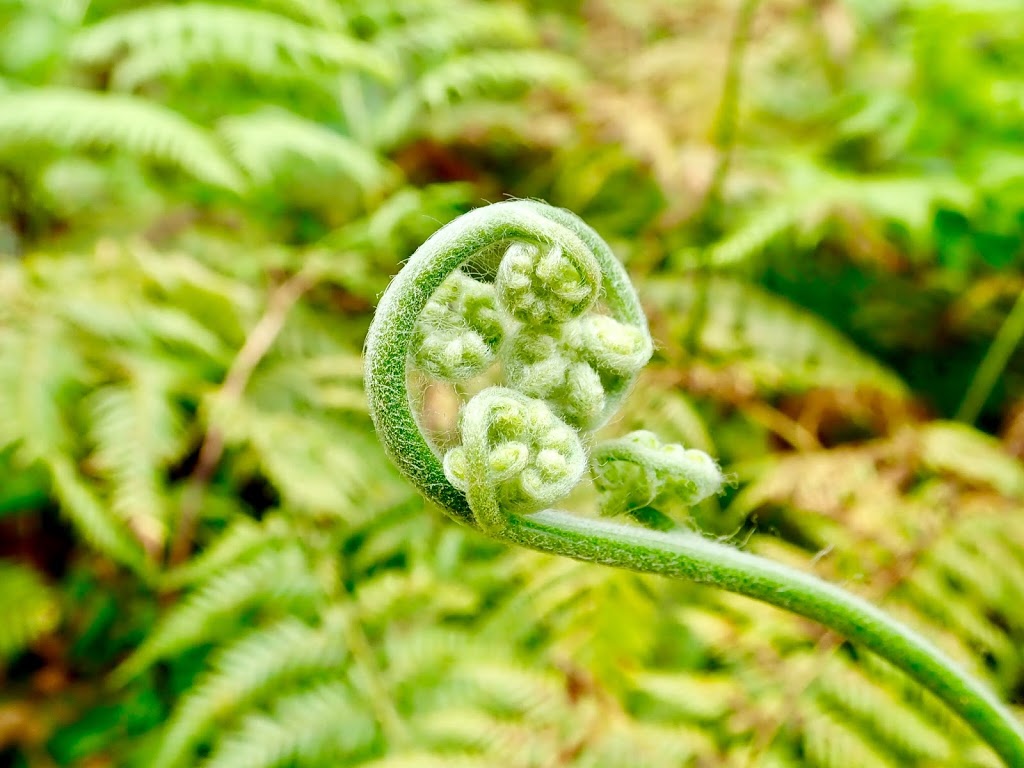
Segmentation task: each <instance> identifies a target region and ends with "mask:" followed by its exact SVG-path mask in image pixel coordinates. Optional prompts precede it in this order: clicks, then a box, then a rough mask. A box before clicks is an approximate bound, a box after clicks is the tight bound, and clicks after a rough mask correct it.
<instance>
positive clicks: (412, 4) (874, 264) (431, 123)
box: [0, 0, 1024, 768]
mask: <svg viewBox="0 0 1024 768" xmlns="http://www.w3.org/2000/svg"><path fill="white" fill-rule="evenodd" d="M1022 71H1024V16H1022V15H1021V14H1020V12H1019V7H1018V5H1017V3H1015V2H1009V1H1008V0H970V1H968V0H913V2H911V1H910V0H904V2H895V0H882V1H881V2H867V1H866V0H842V1H840V0H826V1H825V2H817V3H799V2H790V1H789V0H761V1H760V2H758V1H757V0H742V1H740V2H727V1H726V0H692V2H691V1H687V2H677V1H676V0H644V2H641V3H636V4H620V3H615V2H611V0H596V1H595V2H588V3H569V2H560V3H554V4H550V3H540V2H537V3H527V2H525V0H521V1H520V2H518V3H515V2H510V3H492V2H484V1H483V0H463V1H462V2H452V0H444V1H443V2H442V1H441V0H379V2H378V1H375V2H355V0H351V1H349V0H304V1H302V2H299V1H298V0H260V1H259V2H241V1H238V2H227V1H226V0H220V2H204V3H199V2H191V3H171V2H146V3H139V2H127V0H93V1H92V2H87V0H39V1H33V2H29V1H28V0H0V557H2V559H0V680H2V689H0V762H6V763H11V764H13V765H15V766H19V767H20V766H32V767H33V768H35V766H52V765H59V766H83V767H84V766H90V767H93V768H95V767H96V766H107V765H109V766H114V765H117V766H121V765H127V766H140V767H141V766H150V765H158V766H163V767H164V768H169V767H170V766H191V765H198V766H203V767H206V768H222V767H223V766H247V767H249V766H286V765H288V766H292V765H294V766H321V765H323V766H335V765H342V766H366V767H367V768H370V767H372V768H399V767H400V766H450V765H451V766H495V765H501V766H506V765H507V766H513V767H515V766H530V767H531V768H532V766H554V765H571V766H579V767H588V768H589V767H594V768H597V767H598V766H602V767H603V766H607V767H608V768H618V766H629V765H642V766H645V767H646V766H650V767H651V768H658V766H672V767H673V768H674V767H675V766H680V765H694V766H704V765H715V766H719V765H721V766H730V767H732V766H735V767H737V768H738V767H739V766H769V768H771V767H775V766H778V767H780V768H781V767H782V766H814V767H820V768H827V767H829V766H836V767H844V766H876V765H877V766H889V765H891V766H911V767H918V768H924V766H937V765H948V766H972V767H980V766H997V765H1000V762H999V760H998V758H997V757H996V756H995V755H994V754H993V753H992V752H990V751H989V750H988V749H987V748H985V747H984V746H982V745H981V743H980V741H979V740H978V739H977V737H975V736H974V735H973V734H972V733H971V732H970V731H968V730H967V728H966V726H964V725H963V724H961V723H960V722H959V721H958V720H957V719H956V718H955V717H954V716H953V715H952V714H951V713H950V712H949V711H948V710H946V708H945V707H944V706H943V705H942V704H941V703H940V702H939V701H938V700H937V699H935V698H933V697H932V696H931V695H930V694H927V693H925V692H924V691H922V689H921V688H920V687H919V686H917V685H916V684H914V683H913V682H911V681H910V680H909V679H908V678H906V677H905V676H904V675H903V674H902V673H900V672H899V671H897V670H895V669H893V668H892V667H890V666H888V665H886V664H885V663H883V662H880V661H879V660H878V659H877V658H875V657H873V656H871V655H870V654H866V653H864V652H863V651H862V650H861V649H859V648H858V647H856V646H851V645H849V644H846V643H844V642H842V641H841V640H839V639H837V638H836V637H834V636H832V635H830V634H828V633H826V632H823V631H822V630H821V629H820V628H818V627H817V626H816V625H813V624H811V623H809V622H807V621H805V620H802V619H799V618H796V617H793V616H791V615H789V614H785V613H783V612H780V611H778V610H776V609H774V608H771V607H768V606H763V605H761V604H759V603H755V602H752V601H750V600H747V599H745V598H742V597H736V596H732V595H730V594H728V593H724V592H719V591H716V590H712V589H709V588H706V587H701V586H697V585H693V584H688V583H684V582H673V581H669V580H662V579H658V578H655V577H649V576H643V575H638V574H634V573H629V572H624V571H617V570H612V569H607V568H600V567H597V566H593V565H585V564H580V563H576V562H573V561H570V560H566V559H560V558H555V557H550V556H545V555H540V554H536V553H532V552H527V551H524V550H519V549H516V548H509V547H506V546H504V545H503V544H501V543H498V542H495V541H492V540H490V539H487V538H484V537H483V536H481V535H480V534H479V533H477V532H475V531H473V530H470V529H469V528H466V527H463V526H459V525H456V524H455V523H452V522H451V521H449V520H447V519H446V518H444V516H443V515H441V514H440V513H439V512H438V511H437V509H436V508H435V507H433V506H431V505H430V504H427V503H426V502H424V501H423V500H422V498H421V497H420V496H419V494H418V493H417V491H416V490H415V488H413V486H411V485H410V484H408V483H407V482H406V481H405V480H404V479H402V478H401V477H400V476H399V475H398V473H397V472H396V471H395V470H394V469H393V468H392V466H391V463H390V461H389V460H388V458H387V457H386V456H385V454H384V450H383V448H382V447H381V445H380V443H379V441H378V439H377V437H376V435H375V434H374V433H373V430H372V427H371V423H370V419H369V416H368V412H367V403H366V398H365V395H364V394H363V386H362V361H361V351H362V346H363V340H364V338H365V335H366V330H367V328H368V326H369V322H370V318H371V315H372V311H373V308H374V306H375V304H376V303H377V299H378V297H379V296H380V294H381V292H382V291H383V289H384V287H385V286H386V285H387V284H388V282H389V280H390V278H391V277H392V276H393V275H394V274H396V273H397V272H398V270H399V267H400V265H401V263H402V262H403V260H405V259H406V258H408V256H409V255H410V254H411V253H412V252H413V251H414V250H415V248H416V247H417V246H418V245H419V244H420V243H422V242H423V241H424V240H425V239H426V238H427V237H428V236H429V235H430V234H431V233H432V232H434V231H435V230H436V229H437V228H438V227H439V226H440V225H441V224H442V223H444V222H446V221H449V220H451V219H453V218H454V217H455V216H456V215H458V214H460V213H462V212H465V211H467V210H469V209H470V208H475V207H477V206H479V205H481V204H483V203H484V202H486V201H496V200H500V199H501V198H502V197H504V196H508V195H510V196H515V197H521V198H526V197H534V198H541V199H545V200H548V201H549V202H551V203H552V204H554V205H558V206H562V207H565V208H569V209H571V210H573V211H575V212H576V213H578V214H579V215H580V216H581V217H582V218H583V219H584V220H586V221H587V222H588V223H589V224H591V225H592V226H593V227H594V228H595V229H596V230H597V231H598V232H600V233H601V235H602V236H603V237H604V238H605V239H607V240H608V241H609V243H610V244H611V245H612V247H613V249H614V250H615V253H616V255H617V256H618V257H619V258H621V259H622V260H623V261H624V262H625V263H626V265H627V268H628V271H629V273H630V276H631V278H632V280H633V282H634V284H635V285H636V287H637V290H638V292H639V295H640V298H641V301H642V303H643V305H644V308H645V310H646V311H647V314H648V317H649V318H650V324H651V331H652V335H653V337H654V339H655V350H654V357H653V360H652V362H651V364H650V365H649V366H648V368H647V369H645V371H644V373H643V374H642V375H641V376H640V378H639V380H638V381H637V383H636V385H635V386H634V387H633V390H632V392H631V394H630V395H629V396H628V397H627V398H626V399H625V400H624V402H623V409H622V411H620V414H619V416H617V417H616V418H615V419H614V420H613V421H612V422H611V423H610V424H609V425H608V426H606V427H605V428H604V430H603V431H602V436H603V437H608V438H618V437H621V436H623V435H625V434H626V433H628V432H630V431H633V430H637V429H644V428H649V429H655V430H656V431H657V432H658V434H659V436H660V437H661V438H662V439H664V440H666V441H667V442H681V443H683V444H684V445H686V446H687V447H691V446H692V447H696V448H699V449H701V450H705V451H707V452H709V453H710V454H712V455H714V456H716V457H719V458H720V459H721V461H722V464H723V468H724V469H725V470H726V471H727V472H728V473H729V475H730V477H731V478H733V480H734V484H733V486H732V487H731V488H729V489H727V491H726V493H725V494H723V495H721V496H718V497H714V498H712V499H710V500H708V501H705V502H703V503H702V504H701V505H699V506H698V507H695V508H693V509H692V510H690V511H689V512H682V511H680V510H677V509H669V510H666V513H667V514H669V515H670V516H672V517H673V519H674V520H675V521H678V522H682V523H683V524H685V525H689V526H693V527H697V528H700V529H701V530H703V531H704V532H705V533H707V534H708V535H710V536H716V537H719V538H722V539H725V540H727V541H728V542H730V543H732V544H735V545H736V546H740V547H742V548H745V549H747V550H749V551H751V552H754V553H758V554H762V555H764V556H766V557H770V558H772V559H774V560H776V561H779V562H782V563H786V564H789V565H792V566H795V567H797V568H799V569H804V570H808V571H810V572H813V573H814V574H816V575H818V576H821V577H823V578H825V579H826V580H828V581H832V582H836V583H842V584H844V585H846V586H847V587H849V588H850V589H852V590H853V591H855V592H858V593H859V594H861V595H863V596H864V597H867V598H869V599H870V600H872V601H873V602H876V603H878V604H879V605H881V606H883V607H884V608H885V609H886V611H887V612H889V613H891V614H893V615H895V616H897V617H898V618H900V619H901V620H902V621H904V622H905V623H907V624H909V625H910V626H913V627H915V628H916V629H918V630H920V631H921V633H922V634H924V635H926V636H927V637H929V638H931V639H932V640H933V641H934V642H935V643H936V644H938V645H939V646H941V647H942V649H943V650H944V651H946V652H947V653H949V654H950V655H951V656H953V657H954V658H956V659H957V660H958V661H959V662H961V663H962V664H963V665H964V666H965V667H966V668H967V669H968V670H969V671H970V672H971V673H972V674H973V675H975V676H977V677H978V678H979V679H981V680H982V681H984V682H985V683H986V684H987V685H988V686H990V687H991V689H992V690H993V691H995V693H996V694H997V695H998V696H999V697H1000V698H1001V699H1003V700H1004V701H1006V702H1007V703H1008V704H1009V705H1010V707H1011V708H1012V709H1015V712H1016V714H1017V716H1018V717H1022V707H1024V650H1022V649H1024V606H1022V605H1021V601H1020V595H1021V594H1022V593H1024V514H1022V512H1024V466H1022V463H1021V457H1022V456H1024V349H1022V346H1024V345H1022V344H1021V343H1020V342H1021V336H1022V335H1024V300H1021V299H1020V296H1021V295H1022V291H1024V213H1022V212H1024V148H1022V145H1021V143H1020V138H1019V137H1020V136H1021V135H1022V129H1024V78H1022V76H1021V74H1020V73H1021V72H1022ZM423 399H424V406H425V413H426V417H425V421H426V422H427V426H428V427H429V428H430V429H432V430H434V431H435V432H436V434H438V435H441V436H446V435H450V434H451V433H450V430H451V429H452V427H453V425H452V424H451V423H450V421H449V419H448V416H449V415H450V410H451V404H450V403H449V402H448V393H447V392H446V391H445V390H444V389H440V388H427V389H426V390H425V391H424V393H423ZM575 501H576V506H577V507H578V509H579V510H580V511H585V510H588V509H589V510H595V509H596V501H595V499H594V498H591V497H587V496H586V495H585V494H584V495H582V496H581V497H580V498H579V499H575Z"/></svg>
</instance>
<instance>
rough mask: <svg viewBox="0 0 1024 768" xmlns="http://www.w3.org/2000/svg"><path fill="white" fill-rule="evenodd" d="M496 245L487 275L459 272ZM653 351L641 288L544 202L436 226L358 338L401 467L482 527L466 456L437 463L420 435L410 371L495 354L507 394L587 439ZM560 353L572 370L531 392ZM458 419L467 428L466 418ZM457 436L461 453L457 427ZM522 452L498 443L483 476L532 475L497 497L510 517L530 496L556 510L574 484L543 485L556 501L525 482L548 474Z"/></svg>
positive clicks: (446, 368) (468, 367)
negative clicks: (464, 466)
mask: <svg viewBox="0 0 1024 768" xmlns="http://www.w3.org/2000/svg"><path fill="white" fill-rule="evenodd" d="M493 252H499V253H502V254H503V255H502V258H501V261H500V263H499V264H498V265H497V268H496V270H495V272H494V274H493V282H488V281H487V279H486V277H485V278H484V279H482V280H474V279H473V278H471V277H469V276H468V275H467V274H466V273H465V272H464V271H463V270H462V269H461V267H462V266H463V265H465V264H467V263H472V264H474V267H478V266H479V265H480V264H481V263H487V262H488V259H487V258H480V257H481V256H483V255H486V254H490V253H493ZM599 300H600V312H597V310H598V302H599ZM510 334H511V335H512V336H513V337H514V338H513V339H512V340H511V341H510V340H509V336H510ZM503 339H504V341H503ZM545 339H547V341H545ZM528 348H529V349H528ZM651 348H652V344H651V339H650V332H649V331H648V328H647V320H646V318H645V316H644V313H643V310H642V309H641V307H640V302H639V300H638V298H637V296H636V292H635V291H634V290H633V287H632V285H631V284H630V282H629V278H628V276H627V275H626V273H625V271H624V270H623V269H622V265H621V264H620V263H619V262H618V260H617V259H616V258H615V256H614V254H612V252H611V250H610V249H609V248H608V246H607V244H606V243H605V242H604V241H603V240H602V239H601V238H600V237H599V236H598V235H597V233H596V232H594V230H592V229H591V228H590V227H588V226H587V225H586V224H584V223H583V222H582V221H581V220H580V219H579V218H578V217H576V216H574V215H573V214H571V213H569V212H568V211H563V210H560V209H557V208H552V207H550V206H547V205H544V204H543V203H536V202H533V201H526V200H517V201H511V202H504V203H497V204H495V205H491V206H487V207H486V208H481V209H478V210H476V211H472V212H470V213H468V214H466V215H464V216H462V217H460V218H458V219H456V220H455V221H453V222H452V223H451V224H449V225H447V226H445V227H443V228H441V229H440V230H438V231H437V232H436V233H434V235H433V236H431V237H430V238H429V239H428V240H427V241H426V242H425V243H424V244H423V245H422V246H420V248H419V249H417V251H416V253H415V254H413V256H412V258H411V259H410V260H409V262H408V263H407V264H406V266H405V267H404V268H403V269H402V271H401V272H400V273H399V274H398V276H397V277H396V278H395V279H394V281H392V283H391V285H390V286H389V287H388V289H387V291H385V293H384V296H383V297H382V298H381V301H380V304H379V305H378V308H377V312H376V314H375V316H374V320H373V324H372V325H371V328H370V333H369V335H368V337H367V344H366V362H367V368H366V387H367V393H368V396H369V403H370V413H371V416H372V417H373V419H374V423H375V424H376V426H377V431H378V434H379V435H380V437H381V440H382V442H383V444H384V447H385V449H386V450H387V452H388V454H389V455H390V457H391V458H392V459H393V460H394V462H395V464H396V465H397V466H398V467H399V469H400V470H401V471H402V472H403V474H405V475H406V477H408V478H409V479H410V480H411V481H412V482H413V483H415V484H416V485H417V486H418V487H419V489H420V490H421V491H422V492H423V493H424V495H426V496H427V497H428V498H430V499H432V500H433V501H435V502H437V503H438V504H439V505H440V506H441V507H443V508H444V509H445V510H446V511H447V512H448V514H450V515H451V516H452V517H454V518H455V519H457V520H459V521H460V522H464V523H468V524H470V525H474V526H477V527H480V523H479V520H478V517H479V515H478V514H477V513H476V511H475V510H474V509H473V504H472V502H471V499H470V498H468V497H469V495H470V494H469V488H470V484H469V483H467V482H461V481H459V477H463V475H460V473H459V467H460V463H459V462H461V461H462V459H461V458H460V454H459V453H456V454H454V456H453V457H451V458H449V459H448V460H447V464H444V463H442V451H441V450H440V449H439V448H438V447H437V446H435V445H434V444H433V443H432V442H431V441H429V440H428V439H427V438H426V437H425V436H424V434H423V432H422V430H421V429H420V426H419V417H418V415H417V414H416V413H415V412H414V407H415V401H414V398H412V397H411V395H410V393H409V386H408V374H409V371H410V370H411V369H416V370H419V371H421V372H422V373H424V374H426V375H427V376H430V377H433V378H435V379H438V380H441V381H446V382H461V381H465V380H466V379H469V378H472V377H474V376H476V375H478V374H480V373H481V372H483V371H485V370H487V369H488V368H489V367H490V365H491V364H492V363H493V362H494V360H495V357H497V358H498V359H501V361H502V363H503V365H502V367H501V369H500V370H501V372H502V375H503V376H504V381H503V382H502V383H503V384H504V385H505V387H506V388H508V389H511V390H518V394H519V395H522V396H525V397H531V398H535V399H536V400H538V401H542V404H543V405H544V407H545V408H546V409H548V410H549V411H551V412H553V415H554V416H555V417H557V418H559V419H561V420H563V421H567V422H568V424H567V426H568V427H570V428H572V429H573V430H574V431H575V433H576V434H577V439H579V440H580V441H581V444H585V443H586V434H585V433H586V431H587V430H591V429H594V428H596V427H598V426H600V425H601V424H603V423H604V422H606V421H607V420H608V418H610V417H611V415H612V414H613V413H614V412H615V411H616V409H617V408H618V404H619V402H620V401H621V399H622V397H623V396H624V395H625V393H626V392H627V391H628V389H629V388H630V386H632V383H633V381H634V379H635V377H636V374H637V372H638V371H639V370H640V368H641V367H642V366H643V364H644V363H645V362H646V361H647V359H648V358H649V356H650V350H651ZM527 359H528V360H529V361H530V364H531V365H535V366H539V367H538V368H535V369H534V370H533V371H532V373H531V372H530V371H525V370H524V365H525V364H526V363H525V362H523V361H525V360H527ZM563 360H568V361H570V362H571V364H572V365H571V366H570V367H571V369H572V372H571V373H570V374H569V375H568V376H563V378H562V380H561V381H560V382H554V381H551V377H550V376H549V377H548V381H549V384H548V386H546V387H545V388H543V389H538V388H536V387H535V386H534V380H535V379H536V377H535V376H534V375H533V374H537V373H539V371H540V370H541V369H544V368H546V369H547V370H548V371H551V370H553V369H557V368H559V367H561V365H562V361H563ZM562 373H564V371H562ZM478 397H479V395H478ZM472 403H473V401H472V400H471V401H470V403H469V404H468V405H467V406H466V408H468V407H469V405H472ZM461 418H462V421H461V422H460V423H462V424H468V423H471V422H472V421H473V420H472V419H468V420H467V417H466V416H463V417H461ZM461 436H462V441H463V446H462V447H463V448H464V447H465V445H466V444H467V432H466V430H465V428H463V429H462V430H461ZM518 450H519V449H518V448H515V447H514V446H513V447H508V446H506V447H504V448H502V449H501V450H500V451H499V455H495V456H494V457H492V459H493V461H491V462H490V463H489V464H488V467H489V469H488V474H487V476H488V477H489V478H490V479H491V481H492V482H494V483H498V484H501V483H504V482H507V481H510V480H511V478H510V477H509V478H505V475H506V474H508V473H510V472H511V473H513V474H514V473H516V472H525V473H526V480H524V481H522V483H521V484H520V490H517V491H514V492H513V490H511V488H512V486H511V485H509V486H504V487H503V488H502V490H501V492H500V493H499V494H498V496H499V497H500V499H501V502H502V504H503V505H504V506H505V510H506V513H507V514H509V515H514V514H528V512H527V510H533V509H538V508H540V507H539V506H538V504H540V502H539V501H536V500H534V499H541V498H543V499H544V502H543V504H542V505H541V506H543V505H547V504H553V503H555V502H556V501H557V500H558V498H560V497H561V496H564V495H565V494H566V493H568V491H569V490H571V486H570V485H568V484H566V483H563V482H561V480H560V481H559V482H557V483H554V484H552V483H550V482H549V481H548V480H545V484H546V487H550V488H554V489H557V490H558V495H557V496H556V495H554V494H553V493H552V492H550V491H548V490H545V491H544V492H543V493H541V492H540V491H537V492H534V491H533V490H531V489H532V488H533V486H534V482H533V481H534V480H536V479H537V477H544V475H543V473H541V474H540V475H537V474H535V473H533V472H532V471H528V470H537V472H539V471H540V465H538V464H537V463H536V461H534V463H533V464H530V463H529V462H527V463H525V464H524V463H523V461H522V460H521V454H520V453H515V452H516V451H518ZM517 456H518V457H520V458H517ZM545 456H547V454H545ZM534 459H537V460H540V457H539V456H536V457H534ZM502 462H505V464H503V463H502ZM584 464H585V462H584ZM502 466H505V467H506V468H509V469H508V470H507V472H505V471H503V470H500V468H501V467H502ZM573 466H575V464H574V465H573ZM446 468H447V471H446ZM546 471H548V472H549V473H550V472H551V468H548V470H546ZM579 476H580V475H576V480H578V479H579ZM499 477H501V478H504V479H500V480H499V479H498V478H499ZM573 484H575V482H574V483H573Z"/></svg>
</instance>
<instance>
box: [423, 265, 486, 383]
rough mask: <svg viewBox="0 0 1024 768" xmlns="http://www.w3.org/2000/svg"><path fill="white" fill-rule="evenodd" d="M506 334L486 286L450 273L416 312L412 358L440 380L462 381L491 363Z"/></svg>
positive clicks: (459, 274)
mask: <svg viewBox="0 0 1024 768" xmlns="http://www.w3.org/2000/svg"><path fill="white" fill-rule="evenodd" d="M504 334H505V326H504V321H503V317H502V314H501V311H500V310H499V308H498V305H497V301H496V299H495V295H494V288H493V286H491V285H487V284H486V283H482V282H480V281H478V280H474V279H473V278H471V277H469V276H468V275H466V274H465V273H464V272H462V271H461V270H458V271H456V272H453V273H452V274H451V276H450V277H449V278H448V279H447V280H445V282H444V283H443V284H442V285H441V287H440V288H438V289H437V291H436V292H435V293H434V295H433V296H432V297H431V298H430V301H429V302H427V305H426V306H425V307H424V308H423V312H422V313H420V316H419V319H418V321H417V323H416V330H415V332H414V335H413V344H412V350H413V351H412V362H413V364H414V365H415V366H416V367H417V368H419V369H420V370H422V371H424V372H425V373H427V374H429V375H430V376H433V377H434V378H436V379H441V380H442V381H465V380H466V379H470V378H472V377H474V376H478V375H479V374H481V373H483V372H484V371H485V370H487V368H489V367H490V365H491V364H492V363H493V362H494V358H495V354H496V352H497V349H498V346H499V345H500V344H501V341H502V339H503V338H504Z"/></svg>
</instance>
